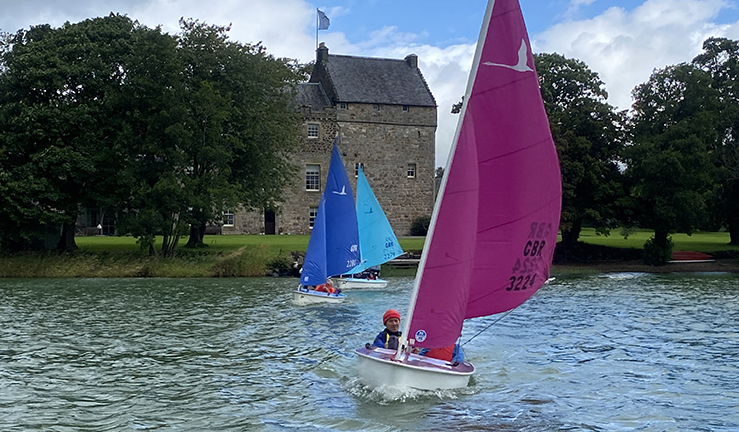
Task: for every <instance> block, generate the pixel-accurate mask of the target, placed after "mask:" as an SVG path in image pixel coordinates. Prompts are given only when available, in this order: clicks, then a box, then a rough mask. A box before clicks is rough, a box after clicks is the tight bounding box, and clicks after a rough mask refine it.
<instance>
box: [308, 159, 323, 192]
mask: <svg viewBox="0 0 739 432" xmlns="http://www.w3.org/2000/svg"><path fill="white" fill-rule="evenodd" d="M305 190H306V191H309V192H320V190H321V165H319V164H305Z"/></svg>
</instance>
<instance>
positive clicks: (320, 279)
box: [300, 196, 328, 286]
mask: <svg viewBox="0 0 739 432" xmlns="http://www.w3.org/2000/svg"><path fill="white" fill-rule="evenodd" d="M327 278H328V273H326V199H325V197H323V196H321V203H320V204H318V212H317V213H316V218H315V220H314V221H313V231H312V232H311V234H310V240H308V249H306V250H305V260H303V270H302V272H301V273H300V284H301V285H306V286H311V285H321V284H323V283H326V279H327Z"/></svg>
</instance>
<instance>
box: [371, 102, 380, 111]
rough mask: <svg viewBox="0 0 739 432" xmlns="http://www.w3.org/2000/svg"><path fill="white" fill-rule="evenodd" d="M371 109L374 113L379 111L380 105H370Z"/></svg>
mask: <svg viewBox="0 0 739 432" xmlns="http://www.w3.org/2000/svg"><path fill="white" fill-rule="evenodd" d="M372 109H373V110H375V111H380V104H372Z"/></svg>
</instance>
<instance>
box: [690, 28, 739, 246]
mask: <svg viewBox="0 0 739 432" xmlns="http://www.w3.org/2000/svg"><path fill="white" fill-rule="evenodd" d="M703 51H704V52H703V53H701V54H700V55H698V56H697V57H695V58H694V59H693V64H694V65H696V66H697V67H699V68H701V69H702V70H704V71H706V72H707V73H708V74H710V76H711V78H712V87H713V88H714V89H716V90H717V91H718V93H719V94H718V111H719V115H718V134H719V137H718V143H717V144H718V146H717V148H715V151H716V152H715V155H716V161H715V163H716V164H717V165H718V166H719V167H720V169H719V180H718V191H717V196H718V203H719V204H718V207H719V209H720V211H721V214H722V217H720V220H722V221H725V223H726V224H727V225H728V227H729V233H730V238H731V241H730V244H734V245H736V244H739V41H735V40H730V39H726V38H709V39H706V41H705V42H703Z"/></svg>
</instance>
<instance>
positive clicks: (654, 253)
mask: <svg viewBox="0 0 739 432" xmlns="http://www.w3.org/2000/svg"><path fill="white" fill-rule="evenodd" d="M673 247H674V243H673V242H672V237H667V242H666V243H665V245H664V247H663V246H659V245H657V244H655V243H654V236H652V237H650V238H649V239H648V240H647V241H646V242H645V243H644V264H649V265H653V266H663V265H665V264H667V263H668V262H669V261H670V259H671V258H672V248H673Z"/></svg>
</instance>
